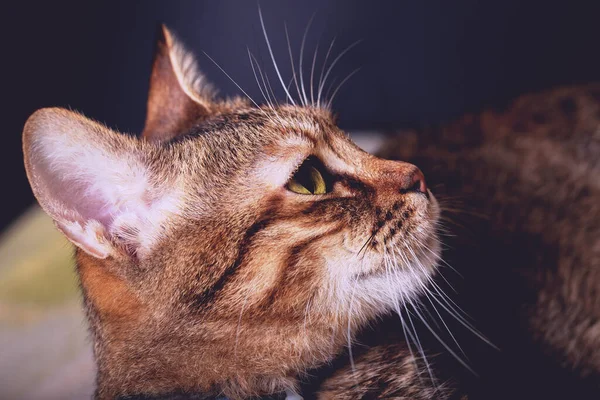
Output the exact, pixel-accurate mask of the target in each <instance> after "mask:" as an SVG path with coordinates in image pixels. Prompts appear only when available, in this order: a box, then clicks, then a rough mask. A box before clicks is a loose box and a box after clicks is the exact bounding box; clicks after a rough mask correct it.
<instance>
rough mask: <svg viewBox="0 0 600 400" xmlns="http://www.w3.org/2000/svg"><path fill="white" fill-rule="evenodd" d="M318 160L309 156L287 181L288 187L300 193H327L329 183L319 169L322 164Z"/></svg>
mask: <svg viewBox="0 0 600 400" xmlns="http://www.w3.org/2000/svg"><path fill="white" fill-rule="evenodd" d="M318 164H319V163H318V162H317V161H316V160H313V159H311V158H308V159H307V160H306V161H304V163H303V164H302V165H301V166H300V168H298V171H296V173H295V174H294V176H293V177H292V179H290V181H289V182H288V183H287V189H288V190H290V191H292V192H294V193H298V194H313V195H314V194H326V193H327V183H326V182H325V178H324V177H323V174H322V173H321V172H320V171H319V169H321V170H323V169H322V168H319V167H320V165H318Z"/></svg>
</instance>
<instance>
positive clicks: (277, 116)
mask: <svg viewBox="0 0 600 400" xmlns="http://www.w3.org/2000/svg"><path fill="white" fill-rule="evenodd" d="M331 134H333V135H336V134H340V131H339V129H338V128H337V126H336V125H335V121H334V118H333V116H332V115H331V113H330V112H329V111H328V110H322V109H311V108H307V107H297V106H282V107H279V108H260V109H256V108H253V109H242V110H237V111H235V112H232V113H228V114H221V115H218V116H216V117H215V118H212V119H210V120H208V121H205V122H204V123H202V124H200V125H198V126H196V127H194V129H192V130H191V131H190V132H188V133H187V134H185V135H182V136H180V137H178V138H175V141H179V140H182V139H186V138H189V137H195V136H196V137H197V136H221V135H228V137H230V138H231V140H234V141H235V140H236V139H235V138H238V139H240V140H243V141H246V140H253V138H254V139H256V140H259V141H261V142H262V141H266V142H273V141H276V142H281V141H283V142H286V141H291V142H294V143H298V144H300V143H305V144H312V145H317V143H318V142H320V141H322V140H323V139H325V138H326V137H327V136H328V135H331Z"/></svg>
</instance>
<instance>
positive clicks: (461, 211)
mask: <svg viewBox="0 0 600 400" xmlns="http://www.w3.org/2000/svg"><path fill="white" fill-rule="evenodd" d="M384 149H386V150H385V152H384V153H383V156H384V157H389V158H402V159H403V160H411V161H412V162H416V163H418V164H419V165H420V166H422V168H423V169H424V171H425V173H426V175H427V177H428V180H429V183H430V184H432V187H434V189H435V192H436V195H437V196H438V198H439V199H440V203H441V205H442V206H441V207H442V210H444V211H443V215H442V220H443V222H444V223H445V224H448V227H449V230H450V231H451V232H452V233H453V235H454V236H450V237H447V238H445V242H446V243H447V244H448V251H445V252H444V258H445V259H446V260H447V261H448V262H450V263H451V264H452V265H453V266H454V267H455V268H457V269H459V270H460V272H461V274H463V276H464V279H461V280H463V282H462V283H459V285H461V296H459V298H460V301H461V302H462V304H464V305H465V306H466V307H467V309H469V310H471V313H472V314H473V315H474V316H475V317H476V319H477V326H478V327H480V328H481V329H483V330H484V331H485V332H486V333H487V334H489V335H490V336H491V338H492V340H493V341H494V343H496V344H497V345H499V346H500V347H501V349H502V351H501V352H499V353H498V352H487V351H485V350H481V349H477V350H473V351H472V352H470V353H468V354H470V355H471V354H480V355H481V356H480V358H479V357H478V358H479V359H475V360H473V361H474V363H477V364H479V368H478V372H481V374H482V377H481V378H480V379H479V380H477V381H475V382H471V389H472V390H473V392H474V393H479V397H477V398H485V399H490V398H508V397H510V398H524V399H527V398H557V399H558V398H578V399H583V398H590V399H591V398H598V396H600V180H599V179H598V177H599V176H600V175H599V172H600V85H599V84H589V85H582V86H573V87H565V88H559V89H555V90H549V91H546V92H541V93H537V94H530V95H524V96H521V97H519V98H518V99H517V100H515V101H514V102H511V103H510V104H509V105H508V106H505V107H497V108H496V109H490V110H486V111H484V112H482V113H479V114H473V115H467V116H464V117H462V118H460V119H459V120H457V121H455V122H453V123H450V124H446V125H443V126H438V127H428V128H426V129H417V130H406V131H402V132H398V133H397V135H396V136H395V137H394V138H393V139H390V141H389V142H388V143H387V144H386V145H385V146H384ZM461 343H468V341H461ZM467 381H468V380H467ZM475 387H476V388H477V390H474V389H473V388H475ZM517 388H518V390H517Z"/></svg>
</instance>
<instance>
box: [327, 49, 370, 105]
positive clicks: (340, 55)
mask: <svg viewBox="0 0 600 400" xmlns="http://www.w3.org/2000/svg"><path fill="white" fill-rule="evenodd" d="M360 42H361V40H357V41H356V42H354V43H352V44H351V45H350V46H348V47H346V49H345V50H344V51H342V52H341V53H340V54H339V55H338V56H337V57H336V58H335V59H334V60H333V61H332V62H331V64H330V65H329V67H328V68H327V71H326V72H325V76H324V77H323V81H322V82H321V85H319V91H318V92H317V105H320V104H321V94H322V93H323V87H324V85H325V83H326V82H327V77H329V74H330V73H331V71H332V70H333V67H335V65H336V64H337V63H338V61H339V60H340V59H341V58H342V57H343V56H344V55H345V54H346V53H348V52H349V51H350V50H351V49H352V48H353V47H355V46H356V45H357V44H359V43H360Z"/></svg>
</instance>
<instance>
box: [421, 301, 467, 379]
mask: <svg viewBox="0 0 600 400" xmlns="http://www.w3.org/2000/svg"><path fill="white" fill-rule="evenodd" d="M413 310H414V311H415V313H416V314H417V316H419V318H420V319H421V322H423V325H425V327H426V328H427V329H428V330H429V332H431V334H432V335H433V336H434V337H435V338H436V339H437V340H438V342H439V343H440V344H441V345H442V346H444V348H445V349H446V350H447V351H448V353H450V354H451V355H452V356H453V357H454V358H455V359H456V361H458V362H459V363H460V364H461V365H462V366H463V367H465V368H466V369H467V370H468V371H469V372H471V373H472V374H473V375H475V376H479V375H477V373H476V372H475V371H474V370H473V369H472V368H471V367H470V366H469V365H468V364H467V363H466V362H465V361H464V360H463V359H462V358H460V356H459V355H458V354H456V352H454V350H452V348H451V347H450V346H448V345H447V344H446V342H444V340H442V338H441V337H440V336H439V335H438V334H437V333H436V332H435V330H434V329H433V328H432V327H431V326H430V325H429V324H428V323H427V321H425V320H424V319H423V316H421V314H420V313H419V311H418V310H416V309H415V308H414V307H413Z"/></svg>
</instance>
